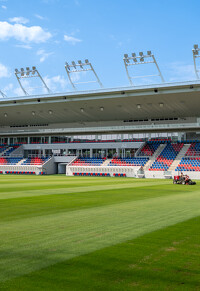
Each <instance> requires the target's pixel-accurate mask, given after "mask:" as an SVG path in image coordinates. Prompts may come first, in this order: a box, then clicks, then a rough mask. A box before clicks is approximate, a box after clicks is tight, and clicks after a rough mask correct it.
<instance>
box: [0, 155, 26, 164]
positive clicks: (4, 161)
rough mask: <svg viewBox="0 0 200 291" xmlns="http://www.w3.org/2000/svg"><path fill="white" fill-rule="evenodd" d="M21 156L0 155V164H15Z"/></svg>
mask: <svg viewBox="0 0 200 291" xmlns="http://www.w3.org/2000/svg"><path fill="white" fill-rule="evenodd" d="M21 159H22V158H10V157H8V158H5V157H0V165H16V164H17V163H19V161H21Z"/></svg>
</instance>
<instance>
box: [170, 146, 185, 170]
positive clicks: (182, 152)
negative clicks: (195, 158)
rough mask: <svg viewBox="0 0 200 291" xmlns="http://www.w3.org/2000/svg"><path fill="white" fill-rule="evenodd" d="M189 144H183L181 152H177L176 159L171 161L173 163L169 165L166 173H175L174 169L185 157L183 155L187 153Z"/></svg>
mask: <svg viewBox="0 0 200 291" xmlns="http://www.w3.org/2000/svg"><path fill="white" fill-rule="evenodd" d="M189 147H190V144H184V146H183V147H182V149H181V151H180V152H179V154H178V155H177V156H176V159H175V160H174V161H173V163H172V164H171V166H170V167H169V169H168V171H175V169H176V167H177V166H178V164H179V163H180V161H181V159H182V158H183V157H184V156H185V154H186V153H187V150H188V149H189Z"/></svg>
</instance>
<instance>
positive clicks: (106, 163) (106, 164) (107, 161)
mask: <svg viewBox="0 0 200 291" xmlns="http://www.w3.org/2000/svg"><path fill="white" fill-rule="evenodd" d="M111 161H112V159H107V160H105V161H104V162H103V164H102V165H101V166H103V167H105V166H108V165H109V164H110V162H111Z"/></svg>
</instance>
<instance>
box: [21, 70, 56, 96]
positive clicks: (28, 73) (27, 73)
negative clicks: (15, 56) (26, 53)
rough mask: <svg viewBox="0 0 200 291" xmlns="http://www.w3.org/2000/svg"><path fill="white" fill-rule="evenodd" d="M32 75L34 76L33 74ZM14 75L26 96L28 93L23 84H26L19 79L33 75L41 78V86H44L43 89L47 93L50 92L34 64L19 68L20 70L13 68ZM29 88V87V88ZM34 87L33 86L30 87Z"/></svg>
mask: <svg viewBox="0 0 200 291" xmlns="http://www.w3.org/2000/svg"><path fill="white" fill-rule="evenodd" d="M33 75H34V76H33ZM15 76H16V78H17V81H18V82H19V85H20V87H21V89H22V91H23V92H24V94H25V95H26V96H28V95H29V93H28V92H27V91H26V89H25V86H27V84H26V83H25V82H24V83H23V82H22V81H21V80H22V79H24V78H26V79H27V78H34V77H38V78H39V79H40V80H41V83H42V87H45V89H46V90H47V92H48V93H51V91H50V89H49V88H48V86H47V84H46V83H45V81H44V79H43V78H42V76H41V75H40V73H39V72H38V70H37V69H36V66H32V68H30V67H26V68H25V69H24V68H21V69H20V71H19V70H18V69H15ZM29 89H31V88H29ZM32 89H34V88H32Z"/></svg>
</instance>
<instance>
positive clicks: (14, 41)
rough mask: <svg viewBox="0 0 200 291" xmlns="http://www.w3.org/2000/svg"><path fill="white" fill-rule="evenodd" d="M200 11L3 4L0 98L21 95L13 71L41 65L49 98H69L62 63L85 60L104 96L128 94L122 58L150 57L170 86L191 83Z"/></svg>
mask: <svg viewBox="0 0 200 291" xmlns="http://www.w3.org/2000/svg"><path fill="white" fill-rule="evenodd" d="M199 11H200V1H198V0H190V1H188V0H173V1H172V0H162V1H159V0H151V1H149V0H148V1H147V0H143V1H138V0H137V1H136V0H132V1H131V0H107V1H106V0H27V1H25V0H18V1H16V0H0V48H1V49H0V52H1V54H0V90H2V91H3V92H4V93H5V94H6V95H7V96H9V97H11V96H19V95H23V93H22V92H21V90H20V88H19V85H18V83H17V80H16V78H15V75H14V69H15V68H21V67H27V66H32V65H36V66H37V68H38V70H39V72H40V73H41V75H42V76H43V77H44V79H45V80H46V82H47V84H48V86H49V87H50V89H51V90H52V92H64V91H66V92H67V91H72V90H73V89H72V87H71V85H70V83H69V81H68V78H67V74H66V72H65V68H64V64H65V61H68V62H70V61H72V60H75V61H77V60H79V59H81V60H84V59H86V58H88V59H89V60H90V61H91V62H92V64H93V66H94V68H95V70H96V72H97V74H98V76H99V78H100V80H101V81H102V83H103V85H104V87H105V88H111V87H118V86H128V85H129V82H128V79H127V76H126V73H125V69H124V65H123V55H124V53H129V54H130V53H132V52H139V51H147V50H151V51H152V52H153V53H154V55H155V57H156V59H157V62H158V64H159V66H160V69H161V71H162V73H163V76H164V78H165V80H166V81H167V82H173V81H183V80H194V79H195V75H194V70H193V59H192V47H193V44H195V43H197V44H198V43H199V44H200V41H199V31H200V24H199V21H198V17H199ZM145 69H146V67H145ZM134 73H135V74H136V75H137V72H136V71H133V74H134ZM86 77H87V76H85V75H83V79H85V78H86ZM88 77H89V76H88ZM78 79H80V81H81V80H82V79H81V76H80V75H78ZM146 81H149V80H146ZM146 81H145V80H137V84H139V82H141V83H142V84H144V83H145V82H146ZM151 81H152V82H153V79H152V80H151ZM154 82H156V81H155V80H154ZM25 85H26V86H28V87H29V86H32V83H30V84H28V83H27V84H25ZM95 86H96V88H98V84H97V85H95ZM78 88H79V89H80V90H81V89H89V88H90V85H89V84H88V85H80V86H78ZM92 88H93V87H92ZM37 90H40V91H39V92H41V93H43V92H44V90H43V89H42V88H41V89H37ZM35 92H36V91H34V90H30V93H33V94H34V93H35ZM37 93H38V91H37Z"/></svg>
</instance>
